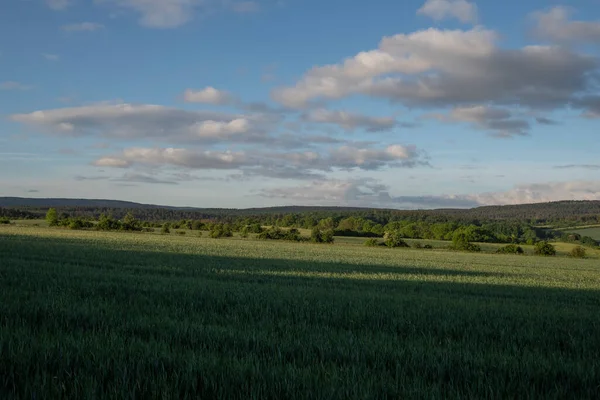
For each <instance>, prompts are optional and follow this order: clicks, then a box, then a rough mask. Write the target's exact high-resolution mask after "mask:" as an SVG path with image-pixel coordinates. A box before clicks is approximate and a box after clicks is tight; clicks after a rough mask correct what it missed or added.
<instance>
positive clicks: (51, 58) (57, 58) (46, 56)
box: [42, 53, 60, 61]
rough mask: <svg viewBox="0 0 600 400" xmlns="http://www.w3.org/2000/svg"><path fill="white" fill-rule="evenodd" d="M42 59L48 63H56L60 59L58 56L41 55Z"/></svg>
mask: <svg viewBox="0 0 600 400" xmlns="http://www.w3.org/2000/svg"><path fill="white" fill-rule="evenodd" d="M42 57H44V58H45V59H46V60H48V61H58V60H59V59H60V57H59V56H58V54H49V53H42Z"/></svg>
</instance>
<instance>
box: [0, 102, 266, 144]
mask: <svg viewBox="0 0 600 400" xmlns="http://www.w3.org/2000/svg"><path fill="white" fill-rule="evenodd" d="M10 118H11V119H12V120H13V121H16V122H20V123H24V124H28V125H32V126H36V127H40V128H43V129H46V130H49V131H51V132H53V133H55V134H62V135H70V136H94V135H96V136H102V137H108V138H120V139H133V138H156V139H160V140H178V141H196V142H198V141H219V140H222V139H226V138H228V137H230V136H231V135H235V134H238V135H241V134H247V135H248V137H247V138H245V139H247V140H257V141H260V140H265V139H264V138H263V135H264V132H262V131H261V130H260V129H258V128H256V129H254V130H253V128H255V127H259V126H260V125H261V124H263V125H265V126H266V125H268V124H269V123H270V122H269V120H265V119H262V117H261V116H260V115H253V116H246V117H245V116H240V115H232V114H224V113H217V112H211V111H186V110H181V109H176V108H169V107H163V106H158V105H151V104H126V103H118V104H111V103H100V104H93V105H89V106H82V107H70V108H58V109H52V110H40V111H35V112H32V113H29V114H14V115H11V117H10ZM242 141H243V140H242Z"/></svg>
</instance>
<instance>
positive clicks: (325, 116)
mask: <svg viewBox="0 0 600 400" xmlns="http://www.w3.org/2000/svg"><path fill="white" fill-rule="evenodd" d="M304 120H306V121H309V122H318V123H326V124H335V125H338V126H339V127H341V128H343V129H345V130H346V131H353V130H355V129H357V128H363V129H365V130H367V131H368V132H378V131H387V130H390V129H393V128H395V127H396V125H397V121H396V119H395V118H392V117H370V116H367V115H363V114H357V113H351V112H347V111H333V110H327V109H324V108H319V109H316V110H312V111H310V112H308V113H307V114H306V115H304Z"/></svg>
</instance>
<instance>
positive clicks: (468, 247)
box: [451, 229, 481, 252]
mask: <svg viewBox="0 0 600 400" xmlns="http://www.w3.org/2000/svg"><path fill="white" fill-rule="evenodd" d="M472 237H473V236H472V232H471V231H470V230H468V229H458V230H457V231H456V232H454V235H453V236H452V246H451V247H452V249H453V250H460V251H475V252H476V251H481V247H479V246H478V245H476V244H474V243H471V241H470V239H471V238H472Z"/></svg>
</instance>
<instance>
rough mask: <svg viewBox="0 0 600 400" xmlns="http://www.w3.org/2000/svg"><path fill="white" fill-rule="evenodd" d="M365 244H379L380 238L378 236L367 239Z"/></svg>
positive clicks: (374, 245)
mask: <svg viewBox="0 0 600 400" xmlns="http://www.w3.org/2000/svg"><path fill="white" fill-rule="evenodd" d="M365 246H367V247H376V246H379V240H377V239H376V238H371V239H367V240H366V241H365Z"/></svg>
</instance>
